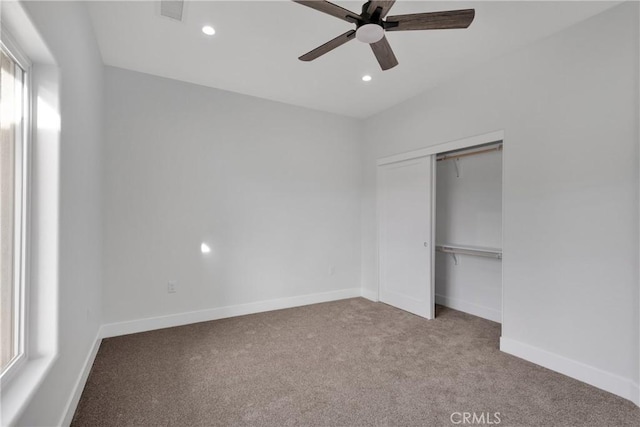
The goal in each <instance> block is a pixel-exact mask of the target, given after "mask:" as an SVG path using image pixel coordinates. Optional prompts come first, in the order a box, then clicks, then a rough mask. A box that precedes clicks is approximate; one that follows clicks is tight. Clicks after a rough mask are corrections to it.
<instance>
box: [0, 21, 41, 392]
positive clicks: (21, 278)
mask: <svg viewBox="0 0 640 427" xmlns="http://www.w3.org/2000/svg"><path fill="white" fill-rule="evenodd" d="M0 47H1V48H2V49H3V50H4V52H5V54H7V55H8V56H9V57H10V58H11V59H13V60H14V61H15V62H16V64H17V65H18V66H19V67H20V68H21V69H22V70H23V72H24V75H23V86H24V87H23V108H24V110H23V116H22V118H23V120H22V132H21V135H20V136H21V139H22V141H21V143H20V149H19V150H16V156H17V159H16V160H17V161H16V162H15V164H16V170H15V175H16V176H20V178H19V179H18V180H16V181H17V183H16V190H17V191H16V195H17V197H16V206H15V212H14V218H15V219H14V221H15V222H14V230H17V231H18V232H17V233H16V232H14V248H17V249H18V250H17V251H16V252H15V257H14V283H15V285H17V286H16V288H15V289H16V290H17V292H16V293H15V295H14V298H15V301H14V304H15V305H14V306H15V307H18V310H19V314H18V318H17V327H16V329H17V332H18V333H17V334H16V336H15V338H14V339H15V340H16V342H15V344H14V345H16V346H17V348H18V355H17V356H16V357H15V358H14V359H13V360H12V361H11V363H10V364H9V365H7V367H6V368H5V369H4V371H3V372H2V373H1V374H0V388H1V387H4V386H6V385H7V384H8V383H9V382H10V381H11V380H12V379H13V378H14V377H15V376H16V374H17V373H18V372H19V371H20V370H21V368H22V367H23V366H24V365H25V363H26V361H27V360H28V358H29V346H28V343H29V337H28V336H27V332H28V330H29V329H28V325H27V319H28V313H27V311H28V308H29V302H28V298H29V277H28V276H29V248H28V246H29V245H28V242H29V241H30V240H29V237H30V236H29V224H30V206H31V204H30V188H31V186H30V181H31V180H30V171H31V141H32V133H31V132H32V126H31V117H32V108H33V106H32V104H33V100H32V97H31V66H32V63H31V61H30V60H29V58H28V57H27V56H26V55H25V54H24V53H23V51H22V50H21V49H20V48H19V46H18V45H17V44H16V43H15V42H14V41H13V37H11V35H10V34H9V33H7V32H6V31H5V30H4V28H3V29H2V36H1V40H0ZM18 168H19V170H18Z"/></svg>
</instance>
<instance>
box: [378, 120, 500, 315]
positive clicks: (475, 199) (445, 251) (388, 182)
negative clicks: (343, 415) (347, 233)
mask: <svg viewBox="0 0 640 427" xmlns="http://www.w3.org/2000/svg"><path fill="white" fill-rule="evenodd" d="M502 154H503V133H502V132H494V133H491V134H485V135H480V136H476V137H471V138H467V139H464V140H459V141H453V142H448V143H444V144H440V145H436V146H431V147H428V148H425V149H422V150H417V151H413V152H409V153H401V154H397V155H394V156H389V157H385V158H381V159H378V171H377V200H378V209H377V210H378V266H379V291H378V299H379V300H380V301H381V302H384V303H387V304H390V305H393V306H395V307H398V308H401V309H403V310H406V311H409V312H411V313H414V314H417V315H419V316H422V317H425V318H428V319H431V318H433V317H434V316H435V304H440V305H443V306H448V307H451V308H453V309H456V310H459V311H464V312H467V313H470V314H473V315H476V316H479V317H483V318H486V319H489V320H493V321H497V322H500V321H501V317H502V314H501V305H502V304H501V300H502Z"/></svg>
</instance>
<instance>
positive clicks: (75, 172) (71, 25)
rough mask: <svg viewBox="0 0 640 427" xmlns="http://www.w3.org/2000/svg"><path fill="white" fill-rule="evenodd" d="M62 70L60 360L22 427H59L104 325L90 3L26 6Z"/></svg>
mask: <svg viewBox="0 0 640 427" xmlns="http://www.w3.org/2000/svg"><path fill="white" fill-rule="evenodd" d="M24 7H25V9H26V10H27V12H28V13H29V15H30V16H31V18H32V20H33V23H34V25H35V26H36V27H37V29H38V30H39V31H40V34H41V35H42V38H43V39H44V40H45V41H46V42H47V44H48V46H49V49H50V50H51V53H52V54H53V56H54V58H55V60H56V62H57V64H58V66H59V67H60V79H61V80H60V109H61V121H62V131H61V135H60V217H59V230H58V231H59V245H60V247H59V258H58V271H59V277H58V282H59V291H58V301H59V306H58V317H59V320H58V330H59V335H58V358H57V359H56V361H55V362H54V364H53V366H52V368H51V370H50V371H49V373H48V374H47V375H46V377H45V379H44V381H43V383H42V384H41V386H40V387H39V388H38V390H37V391H36V393H35V395H34V397H33V399H32V400H31V402H30V404H29V405H28V407H27V408H26V410H25V412H24V414H23V416H22V418H21V419H20V420H19V422H18V423H19V424H20V425H28V426H35V425H49V426H50V425H56V424H58V423H59V422H60V421H61V419H62V417H63V416H64V414H63V411H64V409H65V407H66V405H67V403H68V400H69V397H70V396H71V395H72V392H73V388H74V386H75V383H76V381H77V379H78V377H79V375H80V373H81V370H82V368H83V364H84V361H85V359H86V357H87V354H88V353H89V351H90V349H91V347H92V345H93V343H94V340H95V338H96V335H97V332H98V328H99V326H100V324H101V321H102V316H101V304H100V292H101V291H100V289H101V279H102V269H101V259H102V254H101V251H102V215H101V212H102V198H101V193H102V169H101V165H102V160H101V157H102V134H103V132H102V115H103V111H102V90H103V66H102V59H101V58H100V52H99V50H98V46H97V44H96V41H95V37H94V34H93V29H92V27H91V23H90V21H89V16H88V13H87V10H86V5H85V4H82V3H79V2H60V3H58V2H24Z"/></svg>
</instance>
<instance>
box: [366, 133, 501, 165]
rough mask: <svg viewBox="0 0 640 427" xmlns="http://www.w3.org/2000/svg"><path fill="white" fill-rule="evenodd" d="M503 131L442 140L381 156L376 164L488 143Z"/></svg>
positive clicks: (498, 139) (496, 139) (499, 139)
mask: <svg viewBox="0 0 640 427" xmlns="http://www.w3.org/2000/svg"><path fill="white" fill-rule="evenodd" d="M503 140H504V131H503V130H498V131H495V132H490V133H485V134H482V135H476V136H470V137H468V138H463V139H457V140H455V141H449V142H444V143H441V144H436V145H430V146H429V147H425V148H421V149H419V150H414V151H408V152H406V153H400V154H394V155H392V156H387V157H381V158H379V159H378V160H377V165H378V166H381V165H386V164H389V163H396V162H402V161H404V160H409V159H416V158H419V157H426V156H431V155H432V154H438V153H444V152H446V151H452V150H459V149H461V148H466V147H472V146H474V145H482V144H488V143H491V142H497V141H503Z"/></svg>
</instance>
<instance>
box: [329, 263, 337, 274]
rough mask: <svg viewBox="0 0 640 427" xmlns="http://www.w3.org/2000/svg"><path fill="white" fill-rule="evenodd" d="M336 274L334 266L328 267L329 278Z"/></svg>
mask: <svg viewBox="0 0 640 427" xmlns="http://www.w3.org/2000/svg"><path fill="white" fill-rule="evenodd" d="M335 273H336V267H335V266H334V265H331V266H329V276H333V275H334V274H335Z"/></svg>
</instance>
